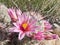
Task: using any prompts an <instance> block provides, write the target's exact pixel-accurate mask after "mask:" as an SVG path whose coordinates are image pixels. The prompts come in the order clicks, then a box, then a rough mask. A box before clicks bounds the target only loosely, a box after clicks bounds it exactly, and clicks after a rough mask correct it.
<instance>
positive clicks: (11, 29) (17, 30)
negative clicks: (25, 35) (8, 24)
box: [9, 27, 20, 32]
mask: <svg viewBox="0 0 60 45" xmlns="http://www.w3.org/2000/svg"><path fill="white" fill-rule="evenodd" d="M9 32H20V30H19V29H18V28H16V27H12V28H10V29H9Z"/></svg>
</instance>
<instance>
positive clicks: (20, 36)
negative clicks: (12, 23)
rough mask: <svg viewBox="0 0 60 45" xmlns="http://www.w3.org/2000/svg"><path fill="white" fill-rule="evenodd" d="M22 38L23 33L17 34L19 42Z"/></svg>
mask: <svg viewBox="0 0 60 45" xmlns="http://www.w3.org/2000/svg"><path fill="white" fill-rule="evenodd" d="M24 36H25V33H23V32H20V33H19V36H18V39H19V40H22V39H23V38H24Z"/></svg>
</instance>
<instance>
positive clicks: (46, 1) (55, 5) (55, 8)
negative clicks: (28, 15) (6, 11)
mask: <svg viewBox="0 0 60 45" xmlns="http://www.w3.org/2000/svg"><path fill="white" fill-rule="evenodd" d="M0 2H1V3H3V4H5V5H6V6H7V7H13V6H14V7H17V8H18V7H19V8H20V9H21V10H22V11H31V10H33V11H38V12H41V13H42V14H43V15H44V16H49V17H48V18H50V19H51V20H52V21H53V20H55V19H57V18H58V19H59V17H60V0H0Z"/></svg>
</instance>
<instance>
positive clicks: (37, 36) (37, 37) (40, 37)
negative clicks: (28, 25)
mask: <svg viewBox="0 0 60 45" xmlns="http://www.w3.org/2000/svg"><path fill="white" fill-rule="evenodd" d="M44 38H45V36H44V32H38V33H36V34H35V35H33V39H35V40H44Z"/></svg>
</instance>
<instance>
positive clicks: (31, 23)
mask: <svg viewBox="0 0 60 45" xmlns="http://www.w3.org/2000/svg"><path fill="white" fill-rule="evenodd" d="M29 21H30V22H29V24H30V25H34V24H36V22H37V20H36V19H30V20H29Z"/></svg>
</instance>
